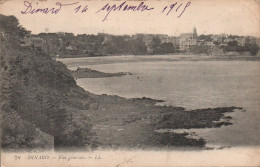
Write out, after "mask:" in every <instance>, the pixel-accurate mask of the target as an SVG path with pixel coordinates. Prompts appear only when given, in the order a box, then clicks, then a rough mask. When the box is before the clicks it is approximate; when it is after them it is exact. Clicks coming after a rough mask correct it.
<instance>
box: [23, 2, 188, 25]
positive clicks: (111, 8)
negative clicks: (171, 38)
mask: <svg viewBox="0 0 260 167" xmlns="http://www.w3.org/2000/svg"><path fill="white" fill-rule="evenodd" d="M136 3H137V4H136V5H130V4H128V3H127V1H124V2H121V3H118V2H115V3H106V4H105V5H104V6H102V7H100V8H99V9H98V10H97V11H96V14H100V13H104V14H105V16H104V18H103V20H102V21H106V20H107V19H108V16H109V15H110V14H111V12H119V11H121V12H127V11H129V12H141V13H142V12H148V11H153V10H155V7H153V6H149V5H148V4H146V3H145V2H142V1H141V2H136ZM23 5H24V9H23V10H21V14H23V15H26V14H58V13H60V12H61V10H62V9H63V8H65V7H71V8H73V12H74V13H87V11H88V9H89V6H88V5H87V4H85V5H82V4H80V3H79V2H74V3H61V2H56V3H55V5H54V6H53V7H48V8H42V7H40V4H38V3H33V2H29V1H24V2H23ZM190 5H191V2H186V3H184V2H181V1H180V2H175V3H172V4H171V5H169V6H165V7H164V8H163V9H162V13H163V14H165V15H166V16H168V15H169V14H170V13H173V12H175V13H176V16H177V18H180V17H181V16H182V15H183V14H184V12H185V11H186V10H187V8H188V7H189V6H190Z"/></svg>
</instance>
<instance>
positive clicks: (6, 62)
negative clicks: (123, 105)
mask: <svg viewBox="0 0 260 167" xmlns="http://www.w3.org/2000/svg"><path fill="white" fill-rule="evenodd" d="M0 22H4V23H5V24H1V49H0V53H1V54H0V56H1V57H0V61H1V111H2V117H3V121H1V122H2V134H3V135H2V147H8V148H10V147H11V148H21V147H37V145H33V144H32V142H33V141H35V138H36V137H37V130H36V129H40V130H41V131H43V132H45V133H48V134H50V135H52V136H54V143H55V147H58V146H62V147H66V146H83V145H88V144H90V143H91V136H92V135H93V133H92V132H91V125H90V124H89V122H87V120H88V119H86V118H85V117H83V116H81V115H80V112H79V111H80V110H82V109H87V108H88V107H89V104H90V102H91V95H89V94H87V93H86V92H85V91H82V89H81V88H79V87H78V86H77V85H76V82H75V80H74V78H73V77H72V75H71V72H70V71H69V70H68V69H67V68H66V67H65V65H63V64H62V63H60V62H56V61H55V60H53V59H52V58H50V57H49V56H48V55H46V54H44V53H43V52H41V51H38V50H35V49H33V48H29V47H27V48H24V47H21V46H20V44H19V42H18V41H19V40H21V39H22V38H23V36H22V35H21V34H24V33H27V32H25V30H24V29H21V28H20V27H19V24H18V21H17V20H16V19H15V18H14V17H12V16H11V17H7V16H3V15H1V16H0ZM10 27H11V28H12V33H11V32H9V31H8V30H10ZM22 31H24V33H22Z"/></svg>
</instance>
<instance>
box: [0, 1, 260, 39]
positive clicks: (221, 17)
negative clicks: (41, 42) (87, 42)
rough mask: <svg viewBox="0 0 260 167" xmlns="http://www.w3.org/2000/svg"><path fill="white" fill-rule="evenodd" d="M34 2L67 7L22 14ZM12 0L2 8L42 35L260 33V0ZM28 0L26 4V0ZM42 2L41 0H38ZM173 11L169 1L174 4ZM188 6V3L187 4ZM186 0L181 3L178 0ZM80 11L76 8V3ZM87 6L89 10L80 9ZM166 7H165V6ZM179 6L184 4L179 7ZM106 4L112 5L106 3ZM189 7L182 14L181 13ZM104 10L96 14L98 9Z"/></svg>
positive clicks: (0, 9)
mask: <svg viewBox="0 0 260 167" xmlns="http://www.w3.org/2000/svg"><path fill="white" fill-rule="evenodd" d="M27 2H29V3H31V6H32V8H35V9H38V8H49V9H50V8H53V7H54V8H55V9H58V8H59V6H58V5H56V2H60V3H61V4H63V5H64V4H72V3H76V4H74V5H68V6H62V8H61V10H60V11H59V12H58V13H57V14H51V13H48V14H44V13H35V14H22V13H21V12H25V11H26V8H27V7H28V3H27ZM27 2H25V1H23V0H19V1H18V0H8V1H6V2H4V3H2V4H1V5H0V13H1V14H4V15H14V16H16V17H17V18H18V20H19V22H20V24H21V25H22V26H23V27H25V28H26V29H28V30H30V31H32V33H34V34H37V33H41V32H72V33H74V34H97V33H108V34H115V35H122V34H128V35H131V34H135V33H148V34H167V35H171V36H179V35H180V34H181V33H188V32H192V30H193V28H194V26H195V27H196V28H197V33H198V34H199V35H201V34H222V33H225V34H234V35H243V36H248V35H250V36H257V37H260V0H175V1H174V0H160V1H159V0H150V1H144V5H147V8H154V9H153V10H146V11H143V12H141V11H122V10H120V11H118V10H117V11H111V12H110V13H109V15H108V17H107V19H105V20H104V21H103V19H104V18H105V16H106V14H107V13H108V11H104V10H102V8H103V7H104V6H105V5H106V4H107V3H109V5H111V6H112V5H113V4H116V5H120V4H122V3H123V2H124V1H122V0H121V1H120V0H119V1H106V0H96V1H94V0H73V1H72V0H63V1H61V0H60V1H54V0H49V1H48V0H41V1H34V0H27ZM24 3H27V4H26V5H25V4H24ZM37 3H38V4H37ZM140 3H141V1H126V3H125V4H124V5H135V6H138V5H139V4H140ZM175 3H176V5H175V6H174V8H173V9H172V10H171V12H170V13H169V14H168V15H166V14H167V13H168V12H169V9H170V6H171V5H172V4H175ZM188 3H189V5H188V6H187V7H186V8H185V6H186V5H187V4H188ZM180 4H182V5H181V6H180V7H179V5H180ZM80 5H81V10H79V11H78V13H75V11H76V10H75V8H77V7H78V6H80ZM86 5H87V10H86V12H83V13H81V11H82V9H83V8H84V7H85V6H86ZM165 7H167V8H166V10H165V11H164V12H162V11H163V9H164V8H165ZM177 7H179V9H178V11H177V12H176V9H177ZM106 9H107V8H106ZM184 9H185V11H184V12H183V14H182V16H181V17H179V18H177V17H178V16H179V15H180V14H181V12H182V11H183V10H184ZM99 10H101V11H100V12H98V13H97V11H99Z"/></svg>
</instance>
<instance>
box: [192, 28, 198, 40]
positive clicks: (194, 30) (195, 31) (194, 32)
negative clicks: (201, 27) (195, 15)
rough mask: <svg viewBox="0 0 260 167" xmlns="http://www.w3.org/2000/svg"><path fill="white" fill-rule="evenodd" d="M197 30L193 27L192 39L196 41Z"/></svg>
mask: <svg viewBox="0 0 260 167" xmlns="http://www.w3.org/2000/svg"><path fill="white" fill-rule="evenodd" d="M197 36H198V35H197V29H196V27H195V26H194V28H193V37H194V38H195V39H196V38H197Z"/></svg>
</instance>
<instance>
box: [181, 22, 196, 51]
mask: <svg viewBox="0 0 260 167" xmlns="http://www.w3.org/2000/svg"><path fill="white" fill-rule="evenodd" d="M179 45H180V50H186V49H188V48H190V47H191V46H196V45H197V30H196V28H195V27H194V29H193V33H182V34H181V35H180V39H179Z"/></svg>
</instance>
